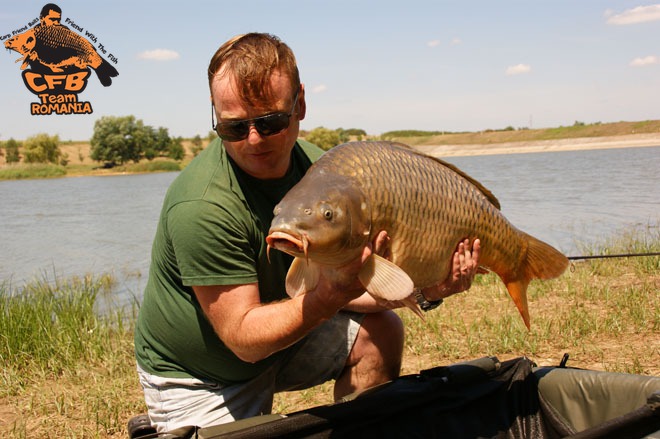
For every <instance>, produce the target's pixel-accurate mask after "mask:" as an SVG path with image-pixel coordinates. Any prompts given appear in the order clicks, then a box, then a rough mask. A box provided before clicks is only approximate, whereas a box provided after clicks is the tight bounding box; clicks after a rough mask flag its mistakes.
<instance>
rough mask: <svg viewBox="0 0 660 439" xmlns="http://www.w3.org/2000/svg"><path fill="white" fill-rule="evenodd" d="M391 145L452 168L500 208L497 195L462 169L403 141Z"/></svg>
mask: <svg viewBox="0 0 660 439" xmlns="http://www.w3.org/2000/svg"><path fill="white" fill-rule="evenodd" d="M392 145H396V146H398V147H403V148H405V149H407V150H408V151H410V152H412V153H414V154H418V155H421V156H424V157H428V158H430V159H432V160H435V161H436V162H438V163H439V164H441V165H442V166H444V167H446V168H448V169H450V170H452V171H453V172H455V173H457V174H458V175H460V176H461V177H463V178H464V179H466V180H467V181H469V182H470V183H472V184H473V185H474V186H475V187H476V188H477V189H479V192H481V193H482V194H484V196H485V197H486V198H487V199H488V201H490V202H491V204H492V205H493V206H495V207H497V209H498V210H500V209H501V207H500V201H499V200H498V199H497V197H495V195H493V193H492V192H491V191H489V190H488V189H486V187H485V186H484V185H482V184H481V183H479V182H478V181H477V180H475V179H474V178H472V177H470V176H469V175H467V174H466V173H465V172H463V171H462V170H460V169H459V168H457V167H456V166H454V165H452V164H451V163H447V162H446V161H444V160H442V159H439V158H437V157H433V156H431V155H428V154H425V153H423V152H422V151H419V150H417V149H415V148H413V147H411V146H408V145H406V144H404V143H398V142H397V143H392Z"/></svg>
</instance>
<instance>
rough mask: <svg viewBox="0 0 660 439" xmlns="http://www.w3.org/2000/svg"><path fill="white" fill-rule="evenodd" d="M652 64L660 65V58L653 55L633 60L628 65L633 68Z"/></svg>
mask: <svg viewBox="0 0 660 439" xmlns="http://www.w3.org/2000/svg"><path fill="white" fill-rule="evenodd" d="M653 64H660V58H658V57H657V56H654V55H649V56H645V57H643V58H635V59H633V60H632V61H631V62H630V65H631V66H633V67H645V66H650V65H653Z"/></svg>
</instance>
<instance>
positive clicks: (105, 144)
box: [90, 116, 154, 166]
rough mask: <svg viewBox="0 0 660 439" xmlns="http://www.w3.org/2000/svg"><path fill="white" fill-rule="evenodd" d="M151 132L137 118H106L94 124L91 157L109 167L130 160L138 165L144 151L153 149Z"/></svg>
mask: <svg viewBox="0 0 660 439" xmlns="http://www.w3.org/2000/svg"><path fill="white" fill-rule="evenodd" d="M151 130H152V129H151V127H147V128H145V126H144V123H143V122H142V121H141V120H136V119H135V116H121V117H117V116H104V117H102V118H100V119H98V120H97V121H96V122H95V123H94V134H93V136H92V139H91V140H90V146H91V154H90V157H91V158H92V160H96V161H98V162H101V161H102V162H105V163H106V164H107V165H109V166H115V165H117V164H119V165H121V164H124V163H126V162H128V161H130V160H132V161H134V162H136V163H137V162H139V161H140V159H141V158H142V156H143V151H145V150H148V149H149V148H152V141H153V138H154V136H153V135H152V133H151Z"/></svg>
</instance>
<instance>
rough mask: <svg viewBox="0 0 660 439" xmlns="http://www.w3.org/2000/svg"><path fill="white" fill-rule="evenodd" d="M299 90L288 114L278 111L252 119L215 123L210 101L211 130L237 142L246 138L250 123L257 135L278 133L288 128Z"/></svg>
mask: <svg viewBox="0 0 660 439" xmlns="http://www.w3.org/2000/svg"><path fill="white" fill-rule="evenodd" d="M299 92H300V90H298V91H297V92H296V95H295V96H294V98H293V105H292V106H291V111H290V112H289V113H288V114H287V113H282V112H280V113H273V114H267V115H265V116H260V117H255V118H254V119H243V120H233V121H230V122H220V123H218V124H216V123H215V107H214V105H213V103H212V102H211V124H212V126H213V131H215V132H216V133H217V134H218V136H219V137H220V138H221V139H222V140H226V141H227V142H237V141H239V140H243V139H245V138H247V136H248V134H250V127H251V126H252V125H254V128H255V129H256V130H257V132H258V133H259V135H260V136H263V137H265V136H272V135H274V134H277V133H280V132H282V131H284V130H285V129H287V128H289V123H290V122H291V116H292V115H293V113H294V111H293V110H294V109H295V108H296V103H297V102H298V94H299Z"/></svg>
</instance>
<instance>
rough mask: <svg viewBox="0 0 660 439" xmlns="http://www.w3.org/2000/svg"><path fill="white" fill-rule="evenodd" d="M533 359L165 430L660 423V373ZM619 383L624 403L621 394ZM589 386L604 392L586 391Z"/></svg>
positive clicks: (637, 434) (478, 431)
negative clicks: (283, 411)
mask: <svg viewBox="0 0 660 439" xmlns="http://www.w3.org/2000/svg"><path fill="white" fill-rule="evenodd" d="M533 366H534V365H533V363H532V362H531V361H530V360H529V359H527V358H524V357H522V358H517V359H513V360H509V361H504V362H501V363H500V362H499V361H498V360H497V358H494V357H485V358H481V359H478V360H474V361H470V362H466V363H458V364H453V365H450V366H445V367H437V368H433V369H429V370H424V371H421V372H420V373H419V374H415V375H406V376H402V377H400V378H398V379H396V380H393V381H391V382H389V383H386V384H383V385H381V386H377V387H374V388H371V389H368V390H366V391H364V392H361V393H359V394H355V395H351V396H349V397H347V398H345V399H344V400H342V401H340V402H337V403H335V404H332V405H325V406H318V407H313V408H310V409H306V410H302V411H299V412H295V413H291V414H288V415H285V416H284V415H266V416H259V417H255V418H250V419H245V420H241V421H236V422H232V423H229V424H223V425H218V426H212V427H205V428H194V427H191V428H189V429H185V428H184V429H180V430H177V432H171V433H170V435H165V436H159V437H170V438H200V439H202V438H204V439H211V438H213V439H219V438H223V439H227V438H273V437H287V438H425V439H426V438H458V439H460V438H470V439H472V438H498V439H499V438H502V439H505V438H511V439H513V438H534V439H545V438H548V439H554V438H574V439H577V438H617V439H618V438H626V437H630V438H642V437H644V436H646V435H649V434H652V433H653V432H656V431H658V430H660V393H657V392H660V378H657V377H644V376H640V375H626V374H612V373H607V372H594V371H583V370H580V369H571V368H564V367H561V368H559V367H552V368H534V367H533ZM585 374H586V375H585ZM630 377H632V378H630ZM629 378H630V379H629ZM622 379H623V381H622ZM622 382H625V385H624V389H623V391H624V392H625V393H626V394H628V396H629V397H628V398H624V399H626V401H625V402H622V399H621V398H619V399H618V400H617V399H616V398H617V393H619V394H620V393H621V389H619V388H618V387H620V386H618V384H617V383H622ZM576 383H577V384H576ZM585 383H588V386H587V387H585V386H584V384H585ZM613 383H614V384H613ZM544 386H545V387H547V388H548V390H547V391H546V393H547V397H546V396H544V392H543V391H542V390H541V389H542V388H543V387H544ZM633 387H634V388H633ZM592 390H593V391H594V392H595V393H594V394H595V395H597V396H599V397H600V398H601V400H599V401H593V400H590V399H589V398H588V397H589V395H588V394H589V392H590V391H592ZM608 392H610V393H611V394H609V397H608ZM653 392H656V393H653ZM647 394H650V395H651V397H650V398H649V400H648V401H647V400H646V399H647V398H648V396H647ZM631 395H632V397H630V396H631ZM640 395H642V396H640ZM581 398H587V399H585V400H584V401H582V400H581ZM640 398H642V399H641V400H640ZM576 401H577V407H578V410H576V409H575V407H576V405H575V404H572V405H571V403H572V402H573V403H574V402H576ZM639 401H641V403H639ZM593 405H595V407H593ZM605 405H608V406H611V407H609V409H608V410H604V409H605V408H607V407H605ZM582 406H584V407H585V410H584V413H580V412H581V411H582V410H581V409H580V407H582ZM587 406H589V407H587ZM612 408H614V410H612ZM594 413H595V414H594ZM600 413H606V414H607V416H609V418H607V419H603V418H599V415H598V414H600ZM617 414H618V415H617ZM614 415H617V416H614ZM612 416H614V417H612ZM574 424H575V425H580V428H581V430H582V431H580V432H579V433H578V432H577V431H576V428H575V425H574ZM585 426H586V428H585ZM657 438H658V439H660V435H659V436H657Z"/></svg>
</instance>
